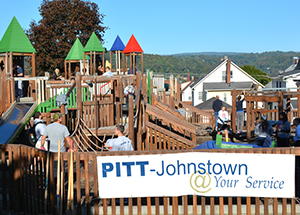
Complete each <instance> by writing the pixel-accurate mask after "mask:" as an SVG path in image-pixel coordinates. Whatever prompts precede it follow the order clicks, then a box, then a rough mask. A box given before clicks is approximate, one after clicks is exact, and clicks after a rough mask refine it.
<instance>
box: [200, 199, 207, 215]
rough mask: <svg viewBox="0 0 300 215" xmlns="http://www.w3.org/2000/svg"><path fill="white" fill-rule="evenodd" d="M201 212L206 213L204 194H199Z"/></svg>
mask: <svg viewBox="0 0 300 215" xmlns="http://www.w3.org/2000/svg"><path fill="white" fill-rule="evenodd" d="M201 213H202V214H203V215H205V214H206V211H205V197H204V196H201Z"/></svg>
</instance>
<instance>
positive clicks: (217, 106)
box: [212, 95, 223, 130]
mask: <svg viewBox="0 0 300 215" xmlns="http://www.w3.org/2000/svg"><path fill="white" fill-rule="evenodd" d="M222 106H223V102H222V101H221V100H220V99H219V96H218V95H217V96H216V100H215V101H214V102H213V104H212V109H213V110H214V115H215V129H216V130H217V129H218V113H219V111H220V110H221V108H222Z"/></svg>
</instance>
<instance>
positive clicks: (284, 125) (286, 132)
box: [276, 112, 291, 147]
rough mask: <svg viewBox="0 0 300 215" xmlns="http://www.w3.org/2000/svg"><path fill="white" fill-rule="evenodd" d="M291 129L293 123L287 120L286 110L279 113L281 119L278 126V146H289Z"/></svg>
mask: <svg viewBox="0 0 300 215" xmlns="http://www.w3.org/2000/svg"><path fill="white" fill-rule="evenodd" d="M290 130H291V124H290V122H289V121H288V120H287V115H286V113H285V112H281V113H280V114H279V121H278V122H277V127H276V132H277V146H278V147H288V146H289V138H290Z"/></svg>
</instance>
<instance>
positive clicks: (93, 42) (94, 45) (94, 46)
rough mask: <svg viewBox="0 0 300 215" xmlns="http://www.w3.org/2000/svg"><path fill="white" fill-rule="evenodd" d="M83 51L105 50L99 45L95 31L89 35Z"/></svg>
mask: <svg viewBox="0 0 300 215" xmlns="http://www.w3.org/2000/svg"><path fill="white" fill-rule="evenodd" d="M83 51H84V52H90V51H92V52H105V49H104V48H103V46H102V45H101V43H100V41H99V39H98V37H97V36H96V34H95V32H93V33H92V36H91V37H90V39H89V41H88V42H87V44H86V46H85V48H84V50H83Z"/></svg>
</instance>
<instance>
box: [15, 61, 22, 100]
mask: <svg viewBox="0 0 300 215" xmlns="http://www.w3.org/2000/svg"><path fill="white" fill-rule="evenodd" d="M14 76H15V77H24V73H23V69H22V67H20V66H19V65H18V64H16V65H15V67H14ZM15 94H16V95H15V96H16V98H21V97H23V90H22V81H16V82H15Z"/></svg>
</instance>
